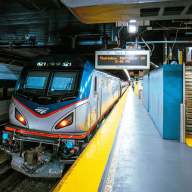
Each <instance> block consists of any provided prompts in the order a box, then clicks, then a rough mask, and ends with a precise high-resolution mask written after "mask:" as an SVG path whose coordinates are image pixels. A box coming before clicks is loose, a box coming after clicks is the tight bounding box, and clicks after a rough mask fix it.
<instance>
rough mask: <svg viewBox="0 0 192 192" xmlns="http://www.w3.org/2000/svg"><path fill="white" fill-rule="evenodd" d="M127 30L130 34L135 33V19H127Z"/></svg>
mask: <svg viewBox="0 0 192 192" xmlns="http://www.w3.org/2000/svg"><path fill="white" fill-rule="evenodd" d="M128 32H129V33H132V34H133V33H137V21H136V20H135V19H131V20H129V25H128Z"/></svg>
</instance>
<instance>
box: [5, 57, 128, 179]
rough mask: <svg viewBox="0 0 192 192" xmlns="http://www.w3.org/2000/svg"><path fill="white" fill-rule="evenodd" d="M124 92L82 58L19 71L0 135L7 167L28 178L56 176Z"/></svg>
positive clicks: (115, 82) (106, 75) (117, 84)
mask: <svg viewBox="0 0 192 192" xmlns="http://www.w3.org/2000/svg"><path fill="white" fill-rule="evenodd" d="M77 66H78V67H77ZM79 66H81V67H79ZM124 89H125V86H124V87H123V89H121V81H120V79H119V78H117V77H113V76H111V75H109V74H106V73H103V72H101V71H97V70H95V69H94V68H93V65H91V63H90V62H89V61H88V60H86V59H79V58H78V59H73V60H71V61H64V62H39V63H38V66H36V67H28V68H24V69H23V71H22V73H21V77H20V79H19V81H18V83H17V86H16V90H15V93H14V95H13V97H12V101H11V104H10V108H9V122H10V123H9V124H8V125H6V127H5V130H4V131H3V133H2V140H3V142H2V143H3V144H2V148H3V149H4V150H5V151H6V152H7V153H9V154H11V156H12V162H11V166H12V168H13V169H15V170H17V171H19V172H21V173H23V174H25V175H28V176H30V177H60V176H62V172H63V169H64V167H65V165H66V163H70V162H71V161H74V160H75V159H76V158H77V157H78V155H79V153H80V152H81V151H82V150H83V148H84V146H85V143H86V142H87V141H88V140H89V138H90V136H91V135H92V134H93V131H94V130H95V128H96V126H97V124H98V122H99V121H101V120H102V118H103V117H104V115H105V114H106V113H107V112H108V111H109V110H110V109H111V107H112V106H113V105H114V103H115V102H116V101H117V100H118V99H119V97H120V96H121V94H122V93H123V90H124Z"/></svg>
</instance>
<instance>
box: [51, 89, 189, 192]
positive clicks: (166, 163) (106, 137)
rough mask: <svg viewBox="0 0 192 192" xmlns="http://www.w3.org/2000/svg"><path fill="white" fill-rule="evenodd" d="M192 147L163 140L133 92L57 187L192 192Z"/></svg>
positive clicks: (57, 189)
mask: <svg viewBox="0 0 192 192" xmlns="http://www.w3.org/2000/svg"><path fill="white" fill-rule="evenodd" d="M191 170H192V149H191V148H189V147H187V146H186V145H184V144H180V143H178V142H175V141H168V140H163V139H162V138H161V137H160V135H159V133H158V131H157V129H156V127H155V125H154V124H153V122H152V120H151V118H150V116H149V114H148V113H147V111H146V110H145V108H144V107H143V105H142V103H141V101H140V100H139V99H138V97H137V96H135V95H134V93H133V92H132V90H131V89H129V91H128V92H127V93H126V94H125V95H124V96H123V98H121V100H120V101H119V103H118V104H117V105H116V106H115V108H114V109H113V110H112V112H111V114H110V115H109V117H108V118H107V120H106V121H105V122H104V123H103V125H102V126H101V128H100V129H99V131H98V133H97V134H96V135H95V137H94V138H93V139H92V140H91V143H90V144H89V145H88V146H87V148H86V149H85V150H84V151H83V153H82V154H81V155H80V157H79V159H78V160H77V161H76V162H75V163H74V165H73V166H72V167H71V168H70V170H69V171H68V173H67V174H66V175H65V176H64V177H63V178H62V179H61V181H60V182H59V184H58V185H57V186H56V188H55V189H54V191H55V192H58V191H59V192H61V191H68V192H72V191H76V192H77V191H84V192H86V191H89V192H96V191H104V192H110V191H113V192H141V191H143V192H162V191H164V192H181V191H183V192H191V190H192V186H191V178H192V171H191Z"/></svg>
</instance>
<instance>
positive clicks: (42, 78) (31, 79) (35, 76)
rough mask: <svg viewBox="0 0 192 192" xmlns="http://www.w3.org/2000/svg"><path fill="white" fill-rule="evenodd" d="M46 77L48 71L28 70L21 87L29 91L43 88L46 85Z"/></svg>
mask: <svg viewBox="0 0 192 192" xmlns="http://www.w3.org/2000/svg"><path fill="white" fill-rule="evenodd" d="M48 77H49V73H48V72H36V71H33V72H29V74H28V75H27V78H26V81H25V84H24V87H23V88H24V89H28V90H30V91H33V90H44V89H45V88H46V85H47V81H48Z"/></svg>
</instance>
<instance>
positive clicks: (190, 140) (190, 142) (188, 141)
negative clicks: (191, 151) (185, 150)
mask: <svg viewBox="0 0 192 192" xmlns="http://www.w3.org/2000/svg"><path fill="white" fill-rule="evenodd" d="M185 143H186V144H187V145H188V146H189V147H192V136H190V135H186V138H185Z"/></svg>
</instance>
